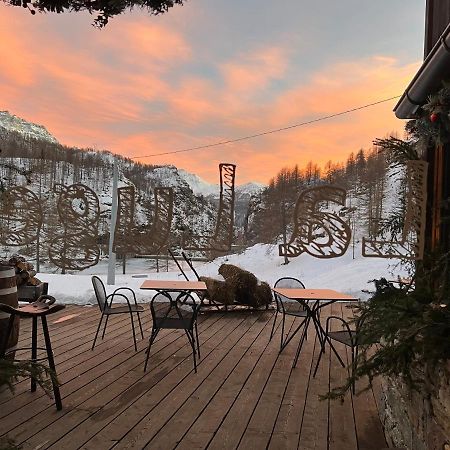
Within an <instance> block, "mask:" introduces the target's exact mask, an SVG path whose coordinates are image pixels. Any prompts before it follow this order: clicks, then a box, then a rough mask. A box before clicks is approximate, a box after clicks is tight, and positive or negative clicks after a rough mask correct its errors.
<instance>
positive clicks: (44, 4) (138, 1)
mask: <svg viewBox="0 0 450 450" xmlns="http://www.w3.org/2000/svg"><path fill="white" fill-rule="evenodd" d="M1 1H3V2H4V3H8V4H10V5H12V6H21V7H23V8H26V9H28V10H29V11H30V12H31V14H35V13H36V11H39V12H56V13H64V12H69V11H76V12H78V11H89V13H91V14H97V17H96V19H95V20H94V25H95V26H97V27H99V28H102V27H104V26H105V25H106V24H107V23H108V20H109V19H110V18H111V17H114V16H117V15H119V14H122V13H123V12H124V11H125V10H127V9H129V10H131V9H133V8H142V9H146V10H147V11H148V12H149V13H150V14H153V15H157V14H163V13H165V12H167V11H168V10H169V8H172V6H174V5H175V4H178V5H182V4H183V1H184V0H1Z"/></svg>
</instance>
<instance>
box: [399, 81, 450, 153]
mask: <svg viewBox="0 0 450 450" xmlns="http://www.w3.org/2000/svg"><path fill="white" fill-rule="evenodd" d="M443 84H444V87H443V88H442V89H440V90H439V91H438V92H437V93H436V94H432V95H430V96H429V97H428V101H427V103H425V104H424V105H423V106H422V109H421V112H420V114H419V117H418V118H416V119H413V120H410V121H409V122H408V123H407V124H406V127H405V129H406V132H407V133H408V134H409V135H410V136H411V138H412V139H414V140H415V141H416V142H417V144H419V146H420V147H422V148H426V147H428V146H429V145H430V144H431V145H436V146H439V145H444V144H446V143H448V142H450V84H448V83H443Z"/></svg>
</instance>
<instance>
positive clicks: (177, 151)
mask: <svg viewBox="0 0 450 450" xmlns="http://www.w3.org/2000/svg"><path fill="white" fill-rule="evenodd" d="M399 97H401V96H400V95H395V96H394V97H390V98H385V99H384V100H378V101H377V102H374V103H368V104H367V105H363V106H358V107H356V108H352V109H347V110H346V111H341V112H338V113H335V114H330V115H328V116H322V117H318V118H317V119H312V120H308V121H307V122H301V123H296V124H294V125H289V126H287V127H283V128H277V129H276V130H269V131H263V132H261V133H257V134H251V135H249V136H243V137H240V138H236V139H227V140H226V141H219V142H215V143H213V144H206V145H199V146H198V147H190V148H183V149H181V150H174V151H171V152H163V153H153V154H151V155H144V156H131V157H130V159H138V158H151V157H152V156H162V155H173V154H175V153H184V152H192V151H194V150H201V149H204V148H210V147H218V146H219V145H225V144H231V143H233V142H239V141H245V140H248V139H254V138H256V137H260V136H266V135H268V134H273V133H279V132H280V131H286V130H291V129H292V128H298V127H303V126H305V125H310V124H312V123H315V122H321V121H322V120H327V119H332V118H333V117H338V116H343V115H344V114H349V113H352V112H355V111H359V110H361V109H365V108H370V107H371V106H375V105H379V104H380V103H385V102H388V101H390V100H394V99H396V98H399Z"/></svg>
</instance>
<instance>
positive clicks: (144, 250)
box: [113, 186, 174, 255]
mask: <svg viewBox="0 0 450 450" xmlns="http://www.w3.org/2000/svg"><path fill="white" fill-rule="evenodd" d="M117 193H118V207H117V221H116V228H115V232H114V244H113V249H114V251H115V252H116V253H121V254H127V253H133V254H137V255H139V254H141V255H142V254H147V255H156V254H158V253H159V252H160V251H161V249H162V248H163V247H164V245H165V244H166V243H167V240H168V238H169V233H170V226H171V224H172V217H173V203H174V201H173V200H174V195H173V189H172V188H156V189H155V215H154V219H153V224H152V227H151V228H150V229H149V230H147V231H146V232H144V233H142V232H141V231H139V229H138V228H137V227H136V226H135V224H134V206H135V205H134V187H133V186H128V187H121V188H119V189H117Z"/></svg>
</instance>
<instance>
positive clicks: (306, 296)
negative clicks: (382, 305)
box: [272, 287, 359, 367]
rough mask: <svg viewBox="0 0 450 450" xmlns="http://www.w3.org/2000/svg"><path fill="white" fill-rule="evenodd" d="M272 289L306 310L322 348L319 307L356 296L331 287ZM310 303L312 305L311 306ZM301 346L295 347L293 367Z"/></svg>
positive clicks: (349, 300) (350, 300) (323, 339)
mask: <svg viewBox="0 0 450 450" xmlns="http://www.w3.org/2000/svg"><path fill="white" fill-rule="evenodd" d="M272 291H273V292H275V293H276V294H279V295H282V296H284V297H287V298H289V299H291V300H297V301H298V302H300V303H301V304H302V305H303V306H304V307H305V309H306V310H307V311H308V315H309V317H310V318H311V320H312V321H313V324H314V328H315V329H316V332H317V337H318V338H319V341H320V345H321V347H322V349H323V348H324V343H325V342H324V341H325V330H324V329H323V327H322V325H321V324H320V319H319V313H320V310H321V308H324V307H325V306H327V305H330V304H331V303H335V302H356V301H359V299H358V298H355V297H352V296H351V295H348V294H343V293H341V292H338V291H335V290H333V289H301V288H281V287H279V288H278V287H275V288H272ZM311 303H312V306H311ZM300 349H301V347H300V346H299V348H298V349H297V353H296V355H295V359H294V367H295V365H296V363H297V360H298V357H299V354H300Z"/></svg>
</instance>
